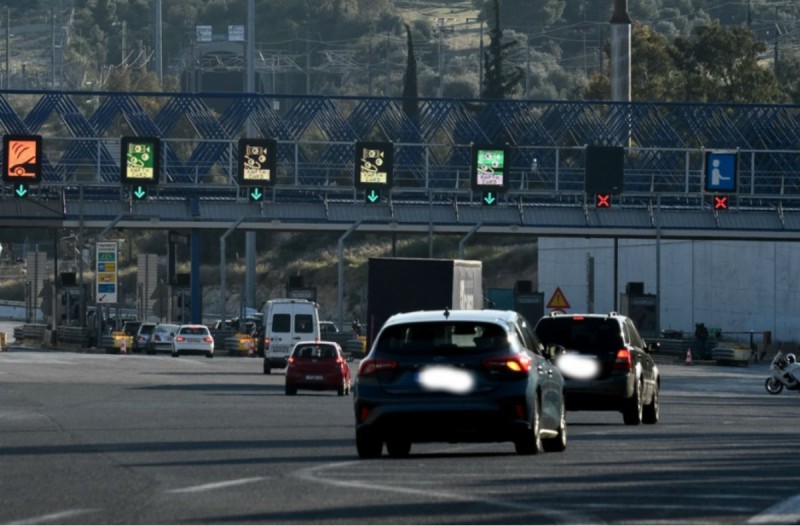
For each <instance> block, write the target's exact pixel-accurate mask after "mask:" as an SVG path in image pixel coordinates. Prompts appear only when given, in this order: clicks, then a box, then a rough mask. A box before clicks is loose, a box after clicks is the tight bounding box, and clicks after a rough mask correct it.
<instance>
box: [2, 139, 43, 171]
mask: <svg viewBox="0 0 800 526" xmlns="http://www.w3.org/2000/svg"><path fill="white" fill-rule="evenodd" d="M41 145H42V138H41V137H40V136H37V135H5V136H3V146H4V151H5V155H4V158H3V181H6V182H31V183H38V182H39V178H40V176H41V171H40V170H41V164H40V154H41V148H42V146H41Z"/></svg>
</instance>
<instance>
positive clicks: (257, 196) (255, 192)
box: [250, 188, 264, 201]
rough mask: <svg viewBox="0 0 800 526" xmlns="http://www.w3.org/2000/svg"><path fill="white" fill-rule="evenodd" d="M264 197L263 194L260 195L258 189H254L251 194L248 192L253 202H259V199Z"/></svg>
mask: <svg viewBox="0 0 800 526" xmlns="http://www.w3.org/2000/svg"><path fill="white" fill-rule="evenodd" d="M262 197H264V194H262V193H261V189H260V188H256V189H255V190H253V191H252V192H250V199H252V200H253V201H261V198H262Z"/></svg>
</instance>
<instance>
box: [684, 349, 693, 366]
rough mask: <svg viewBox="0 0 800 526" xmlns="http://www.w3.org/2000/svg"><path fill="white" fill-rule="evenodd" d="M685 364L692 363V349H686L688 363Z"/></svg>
mask: <svg viewBox="0 0 800 526" xmlns="http://www.w3.org/2000/svg"><path fill="white" fill-rule="evenodd" d="M684 365H692V350H691V349H686V363H685V364H684Z"/></svg>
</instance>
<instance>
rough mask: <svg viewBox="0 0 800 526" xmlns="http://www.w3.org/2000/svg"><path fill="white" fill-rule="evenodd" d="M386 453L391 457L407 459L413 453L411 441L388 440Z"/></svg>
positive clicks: (401, 439)
mask: <svg viewBox="0 0 800 526" xmlns="http://www.w3.org/2000/svg"><path fill="white" fill-rule="evenodd" d="M386 451H387V453H389V456H390V457H407V456H408V454H409V453H411V441H410V440H408V439H405V438H393V439H391V440H387V441H386Z"/></svg>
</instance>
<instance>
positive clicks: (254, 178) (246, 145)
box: [236, 138, 278, 201]
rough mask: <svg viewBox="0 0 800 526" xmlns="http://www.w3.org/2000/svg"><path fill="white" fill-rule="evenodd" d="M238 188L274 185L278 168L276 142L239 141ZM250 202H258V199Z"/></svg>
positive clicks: (259, 140)
mask: <svg viewBox="0 0 800 526" xmlns="http://www.w3.org/2000/svg"><path fill="white" fill-rule="evenodd" d="M236 164H237V167H238V171H237V180H238V182H239V186H262V187H263V186H268V185H272V184H275V176H276V170H277V167H278V141H275V140H273V139H245V138H242V139H239V156H238V159H237V163H236ZM251 200H254V201H258V200H260V198H259V199H253V196H252V195H251Z"/></svg>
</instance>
